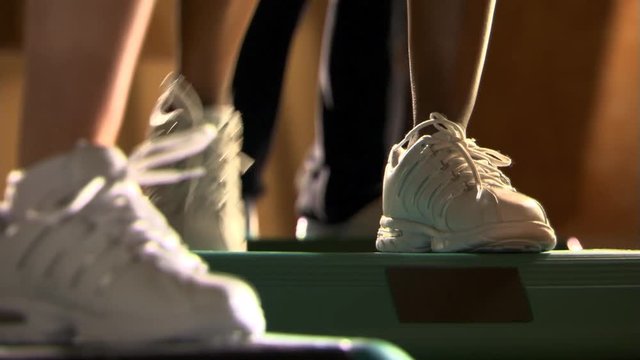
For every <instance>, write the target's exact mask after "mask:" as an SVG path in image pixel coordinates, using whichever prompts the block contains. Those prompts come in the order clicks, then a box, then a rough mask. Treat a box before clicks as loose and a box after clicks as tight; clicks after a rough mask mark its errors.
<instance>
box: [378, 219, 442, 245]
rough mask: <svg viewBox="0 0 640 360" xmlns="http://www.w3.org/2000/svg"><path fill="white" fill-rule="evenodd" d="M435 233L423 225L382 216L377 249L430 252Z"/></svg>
mask: <svg viewBox="0 0 640 360" xmlns="http://www.w3.org/2000/svg"><path fill="white" fill-rule="evenodd" d="M433 232H434V230H433V229H431V228H429V227H427V226H425V225H423V224H419V223H416V222H412V221H407V220H398V219H393V218H390V217H387V216H382V217H381V218H380V228H378V237H377V239H376V249H378V251H383V252H430V251H431V239H432V237H433V236H432V233H433Z"/></svg>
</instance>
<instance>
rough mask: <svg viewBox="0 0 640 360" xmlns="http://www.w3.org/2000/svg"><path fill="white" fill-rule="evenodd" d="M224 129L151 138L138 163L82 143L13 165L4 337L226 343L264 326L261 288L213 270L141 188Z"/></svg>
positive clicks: (1, 244) (5, 243)
mask: <svg viewBox="0 0 640 360" xmlns="http://www.w3.org/2000/svg"><path fill="white" fill-rule="evenodd" d="M214 136H215V130H214V129H213V128H212V127H211V126H205V127H204V128H203V129H197V130H192V131H189V132H186V133H183V134H181V135H180V136H175V135H174V136H171V137H167V138H164V139H162V140H160V141H158V140H155V141H150V142H147V143H146V144H144V145H143V146H142V147H140V148H139V149H138V150H137V151H135V152H134V154H133V155H132V156H131V158H130V160H129V161H127V159H126V157H125V156H124V155H123V154H122V153H121V152H120V151H119V150H117V149H110V148H98V147H93V146H89V145H79V146H77V147H76V148H75V149H74V150H73V151H71V152H69V153H67V154H64V155H61V156H57V157H54V158H52V159H49V160H47V161H43V162H41V163H39V164H36V165H35V166H33V167H32V168H30V169H28V170H26V171H25V172H22V171H14V172H13V173H11V174H10V175H9V177H8V185H7V191H6V197H5V201H4V203H3V204H2V205H3V206H2V211H1V212H0V218H1V219H2V222H1V223H2V228H1V229H0V230H2V232H1V233H0V343H2V344H8V343H31V344H33V343H101V344H108V345H121V344H125V345H130V344H138V343H141V342H142V343H146V342H150V341H173V340H179V341H198V342H207V343H209V342H213V343H219V342H234V341H241V340H245V339H246V338H247V337H250V336H253V335H257V334H260V333H262V332H263V331H264V328H265V322H264V317H263V314H262V309H261V307H260V304H259V300H258V298H257V296H256V294H255V292H254V290H253V289H252V288H251V287H250V286H248V285H247V284H246V283H244V282H243V281H241V280H239V279H236V278H233V277H231V276H226V275H221V274H210V273H208V269H207V266H206V265H205V264H204V263H203V262H202V261H201V260H200V259H199V258H198V257H197V256H196V255H194V254H192V253H190V252H189V251H188V250H187V249H186V248H185V247H184V245H183V244H182V242H181V240H180V238H179V236H178V235H177V234H176V233H175V232H174V231H173V230H172V229H171V228H170V227H169V225H168V224H167V222H166V221H165V219H164V218H163V216H162V215H161V214H160V212H158V211H157V210H156V209H155V208H154V207H153V205H152V204H151V203H150V202H149V200H148V199H147V197H146V196H144V195H143V194H142V192H141V190H140V187H139V185H138V183H141V184H145V185H150V184H154V183H158V182H172V181H178V180H180V179H183V178H188V177H191V176H194V175H196V174H197V173H198V171H182V172H178V171H166V170H154V168H156V167H157V166H162V165H165V164H166V163H169V162H172V161H176V160H179V159H180V158H181V157H184V156H189V155H191V154H192V153H193V152H195V151H200V150H202V149H203V148H204V147H205V146H207V144H208V143H209V142H210V141H211V139H212V138H213V137H214ZM185 143H186V144H187V145H186V146H181V144H182V145H184V144H185ZM200 173H202V172H201V171H200Z"/></svg>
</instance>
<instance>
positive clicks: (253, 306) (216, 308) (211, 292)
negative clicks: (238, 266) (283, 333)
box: [193, 274, 266, 336]
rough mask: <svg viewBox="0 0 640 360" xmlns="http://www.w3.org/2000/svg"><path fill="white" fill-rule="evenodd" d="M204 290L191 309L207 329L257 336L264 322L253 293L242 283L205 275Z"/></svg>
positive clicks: (231, 279) (218, 276) (249, 287)
mask: <svg viewBox="0 0 640 360" xmlns="http://www.w3.org/2000/svg"><path fill="white" fill-rule="evenodd" d="M201 285H204V287H206V288H207V291H202V292H200V293H199V294H198V297H197V299H196V301H195V304H194V305H195V306H194V307H193V310H194V313H196V315H198V316H201V318H202V320H203V321H206V322H207V323H208V326H210V327H212V328H215V329H216V330H219V331H220V332H224V333H228V334H232V333H236V332H239V333H242V334H244V335H250V336H251V335H259V334H261V333H263V332H264V331H265V327H266V324H265V319H264V313H263V311H262V307H261V305H260V300H259V298H258V295H257V293H256V291H255V290H254V289H253V288H252V287H251V286H250V285H248V284H247V283H246V282H244V281H242V280H240V279H238V278H234V277H231V276H227V275H212V274H208V276H207V277H206V279H203V283H202V284H201Z"/></svg>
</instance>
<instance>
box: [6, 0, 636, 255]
mask: <svg viewBox="0 0 640 360" xmlns="http://www.w3.org/2000/svg"><path fill="white" fill-rule="evenodd" d="M343 1H349V0H343ZM326 7H327V1H326V0H309V6H308V9H307V12H306V14H305V16H304V19H303V20H302V21H301V23H300V25H299V27H298V30H297V33H296V36H295V39H294V43H293V46H292V49H291V53H290V57H289V60H288V69H287V74H286V78H285V83H284V89H283V91H284V93H283V97H282V100H281V103H280V110H279V121H278V125H277V134H276V139H275V141H274V145H273V147H272V149H271V151H270V154H269V160H268V165H267V170H266V173H265V174H264V177H265V183H266V186H267V191H266V193H265V195H264V196H263V197H262V198H261V200H260V201H259V203H258V211H259V217H260V232H261V236H262V237H265V238H292V237H293V234H294V230H295V221H296V218H295V214H294V210H293V206H294V201H295V198H296V194H295V186H294V177H295V174H296V170H297V168H298V166H299V165H300V162H301V161H302V160H303V158H304V156H305V154H306V151H307V149H308V147H309V145H310V143H311V141H312V138H313V130H314V126H313V121H314V116H315V113H316V106H317V103H316V101H317V96H316V94H317V72H318V71H317V70H318V57H319V52H320V39H321V35H322V28H323V24H324V16H325V9H326ZM495 16H496V17H495V20H494V28H493V34H492V40H491V44H490V49H489V54H488V58H487V63H486V68H485V72H484V76H483V82H482V85H481V89H480V95H479V98H478V103H477V105H476V110H475V114H474V116H473V117H472V120H471V124H470V128H469V131H468V134H469V136H470V137H473V138H476V139H478V142H479V144H480V145H481V146H484V147H490V148H494V149H498V150H500V151H501V152H503V153H505V154H507V155H509V156H511V157H512V158H513V159H514V165H513V166H512V167H511V168H510V169H507V171H506V173H507V175H508V176H510V177H511V179H512V180H513V182H514V184H515V185H516V187H517V188H518V190H520V191H522V192H524V193H527V194H529V195H531V196H533V197H535V198H537V199H539V200H540V201H541V202H542V204H543V205H544V206H545V209H546V210H547V212H548V214H549V217H550V219H551V221H552V224H553V225H554V227H555V228H556V230H557V232H558V233H559V234H560V235H561V236H564V237H577V238H578V239H580V241H581V242H582V244H583V246H585V247H588V248H594V247H611V248H636V249H638V248H640V193H639V188H640V181H639V180H640V176H639V170H640V166H639V165H640V164H639V156H638V154H639V150H640V149H639V148H638V142H639V139H640V129H639V126H638V124H639V122H640V114H639V109H638V101H639V100H640V75H639V73H638V66H639V63H638V60H639V59H638V55H639V54H640V52H639V51H640V34H639V30H640V29H639V28H638V26H639V25H638V22H639V16H640V1H638V0H589V1H585V0H563V1H557V0H519V1H498V4H497V8H496V14H495ZM174 33H175V2H174V0H160V1H158V6H157V8H156V11H155V13H154V18H153V21H152V24H151V27H150V31H149V33H148V35H147V39H146V43H145V48H144V50H143V54H142V57H141V61H140V64H139V67H138V70H137V74H136V78H135V80H134V84H133V91H132V93H131V97H130V100H129V106H128V110H127V119H126V121H125V127H124V129H123V131H122V135H121V139H120V142H121V145H122V146H123V147H124V148H125V149H126V150H128V149H131V147H132V146H133V145H135V144H136V143H138V142H139V141H141V140H142V139H143V137H144V134H145V130H146V126H147V119H148V115H149V113H150V110H151V108H152V106H153V104H154V102H155V100H156V98H157V96H158V95H159V94H160V82H161V81H162V79H163V78H164V76H165V75H166V74H167V73H168V72H170V71H171V70H172V69H173V66H174V63H175V61H174V49H175V36H174ZM21 35H22V1H20V0H3V1H2V2H0V118H1V119H2V120H1V121H2V131H0V174H1V175H0V179H1V180H0V187H2V188H4V178H5V175H6V173H7V172H8V171H9V170H11V169H12V168H14V167H15V158H16V149H17V144H18V142H19V141H20V136H19V134H18V131H17V129H18V126H17V124H18V119H19V111H20V103H21V96H22V94H21V91H22V78H23V72H22V69H23V67H22V53H21V38H22V36H21ZM363 86H366V84H363ZM51 126H59V125H58V123H57V122H56V114H55V112H52V114H51ZM345 136H352V137H354V139H355V137H356V136H357V134H345ZM354 142H355V141H354Z"/></svg>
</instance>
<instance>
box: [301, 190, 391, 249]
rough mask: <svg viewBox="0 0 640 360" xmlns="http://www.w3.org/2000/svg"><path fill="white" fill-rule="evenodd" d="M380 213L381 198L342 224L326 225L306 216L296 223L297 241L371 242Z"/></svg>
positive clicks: (376, 228)
mask: <svg viewBox="0 0 640 360" xmlns="http://www.w3.org/2000/svg"><path fill="white" fill-rule="evenodd" d="M381 213H382V198H377V199H375V200H374V201H372V202H370V203H369V204H367V205H366V206H365V207H363V208H362V209H360V211H358V212H357V213H355V214H354V215H353V216H351V217H350V218H349V219H347V220H346V221H344V222H341V223H337V224H327V223H325V222H323V221H319V220H315V219H312V218H310V217H307V216H301V217H299V218H298V221H297V223H296V239H298V240H369V241H371V242H373V239H374V238H375V236H376V231H377V230H378V220H379V219H380V215H381Z"/></svg>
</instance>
